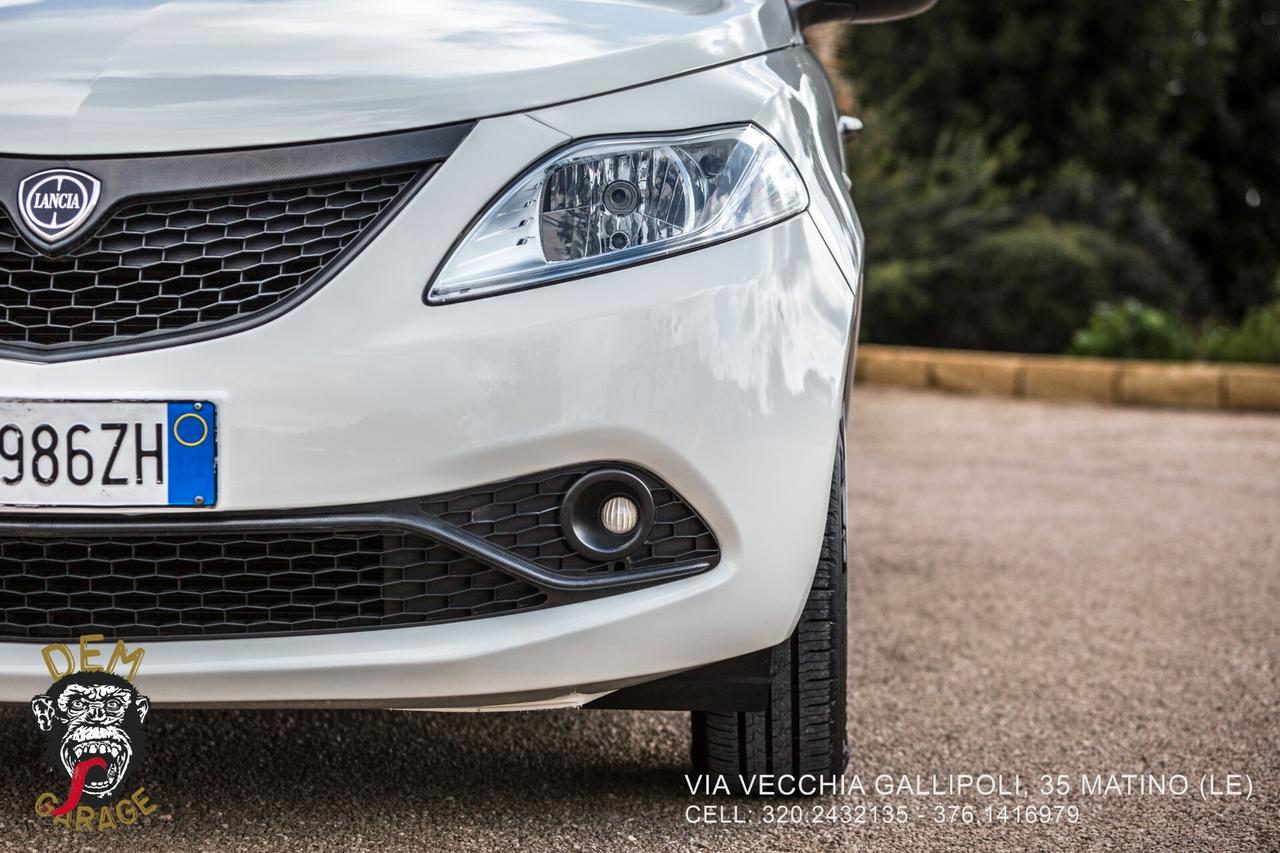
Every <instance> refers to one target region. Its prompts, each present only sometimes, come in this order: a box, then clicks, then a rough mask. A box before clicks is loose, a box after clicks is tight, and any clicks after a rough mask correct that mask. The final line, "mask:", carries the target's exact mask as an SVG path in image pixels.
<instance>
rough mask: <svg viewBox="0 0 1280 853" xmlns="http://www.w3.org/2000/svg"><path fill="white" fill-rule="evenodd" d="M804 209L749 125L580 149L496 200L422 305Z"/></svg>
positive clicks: (774, 149)
mask: <svg viewBox="0 0 1280 853" xmlns="http://www.w3.org/2000/svg"><path fill="white" fill-rule="evenodd" d="M808 203H809V197H808V194H807V193H806V191H805V188H804V182H803V181H802V180H801V179H800V175H799V174H798V173H797V172H796V168H795V166H794V165H793V164H792V163H791V161H790V160H789V159H788V158H787V156H786V155H785V154H784V153H782V149H781V148H779V147H778V144H777V143H776V142H774V141H773V139H771V138H770V137H769V136H768V135H767V134H765V133H764V132H763V131H762V130H760V129H759V128H757V127H754V126H752V125H742V126H738V127H729V128H719V129H716V130H708V131H701V132H697V133H687V134H681V135H673V136H646V137H629V138H618V139H600V140H595V141H591V142H584V143H582V144H579V145H575V146H573V147H572V148H570V149H568V150H567V151H564V152H562V153H560V154H557V155H556V156H555V157H553V158H551V159H548V160H546V161H544V162H542V163H540V164H539V165H538V166H536V167H535V168H533V169H532V170H530V171H529V172H528V173H527V174H526V175H525V176H524V177H522V178H521V179H520V180H518V181H516V183H515V184H514V185H513V186H512V187H511V188H510V189H508V190H507V191H506V192H504V193H503V194H502V195H501V196H499V197H498V199H497V200H496V201H495V202H494V203H493V204H492V205H491V206H490V208H489V209H488V211H486V212H485V214H484V215H483V216H481V217H480V219H479V220H478V221H477V222H476V223H475V225H474V226H472V228H471V230H470V231H469V232H468V233H467V235H466V237H464V238H463V239H462V241H461V242H460V243H459V244H458V245H457V246H456V247H455V248H454V250H453V252H452V253H451V254H450V255H449V257H448V259H447V260H446V261H445V263H444V265H443V266H442V267H441V269H440V271H439V273H438V274H437V275H436V278H435V281H434V282H433V283H432V285H431V289H430V290H429V292H428V294H427V299H428V301H430V302H453V301H456V300H459V299H471V298H475V297H477V296H488V295H491V294H494V293H500V292H502V291H507V290H520V289H523V288H526V287H533V286H536V285H540V284H549V283H551V282H553V281H560V280H563V279H566V278H574V277H577V276H581V275H585V274H587V273H594V272H599V271H602V270H606V269H612V268H614V267H620V266H625V265H627V264H633V263H637V262H639V261H645V260H651V259H653V258H657V257H662V256H664V255H669V254H672V253H675V252H679V251H684V250H686V249H690V248H693V247H695V246H703V245H706V244H708V243H714V242H716V241H719V240H725V239H727V238H729V237H733V236H735V235H737V234H742V233H743V232H746V231H750V230H753V229H756V228H760V227H762V226H764V225H768V224H770V223H772V222H777V221H778V220H780V219H784V218H786V217H788V216H791V215H793V214H796V213H799V212H800V211H802V210H804V209H805V206H806V205H807V204H808Z"/></svg>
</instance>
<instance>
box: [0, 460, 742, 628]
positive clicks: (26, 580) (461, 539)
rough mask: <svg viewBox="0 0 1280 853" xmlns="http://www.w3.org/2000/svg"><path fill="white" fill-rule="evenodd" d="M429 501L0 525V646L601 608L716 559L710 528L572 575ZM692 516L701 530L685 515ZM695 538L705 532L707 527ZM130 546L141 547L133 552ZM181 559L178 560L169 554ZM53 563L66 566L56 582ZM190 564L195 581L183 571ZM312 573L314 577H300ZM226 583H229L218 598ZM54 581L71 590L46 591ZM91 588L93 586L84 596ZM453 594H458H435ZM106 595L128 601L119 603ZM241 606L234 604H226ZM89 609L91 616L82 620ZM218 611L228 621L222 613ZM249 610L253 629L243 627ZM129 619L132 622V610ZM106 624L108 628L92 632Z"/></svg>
mask: <svg viewBox="0 0 1280 853" xmlns="http://www.w3.org/2000/svg"><path fill="white" fill-rule="evenodd" d="M592 467H595V466H592ZM583 470H589V469H587V468H585V466H583V467H575V468H571V469H561V470H560V471H557V472H544V473H542V474H536V475H530V476H529V477H526V478H519V479H516V480H510V481H505V482H504V483H499V484H496V487H488V488H489V489H490V490H491V491H495V492H501V491H502V490H509V489H511V488H513V487H515V486H518V485H519V484H520V483H525V484H529V483H532V484H535V485H534V487H535V488H536V484H537V483H539V482H546V481H547V480H548V479H549V478H557V477H564V476H568V477H570V478H571V479H576V477H577V476H579V475H580V473H581V472H582V471H583ZM645 476H646V477H647V478H648V479H649V480H650V481H651V482H652V483H657V484H659V485H660V487H661V488H664V489H668V490H669V487H666V486H665V485H664V484H661V481H660V480H658V479H657V478H656V477H653V475H650V474H647V473H646V475H645ZM475 491H476V490H471V492H470V493H471V494H474V493H475ZM460 494H463V493H454V495H453V496H446V498H453V499H456V496H457V495H460ZM671 494H672V495H674V494H675V493H674V492H671ZM677 498H678V496H677ZM438 500H439V499H437V498H426V499H422V498H419V499H409V500H403V501H394V502H388V503H382V504H363V505H354V506H350V507H338V508H334V509H325V510H315V511H300V512H276V513H258V514H248V513H226V514H219V515H216V516H210V515H208V514H204V515H196V514H192V513H173V514H162V515H147V516H98V515H72V516H60V517H57V518H49V517H47V516H35V515H8V516H0V640H3V641H18V642H52V641H65V640H74V639H75V637H76V636H79V635H80V634H82V633H86V632H101V633H104V634H108V635H109V636H110V637H111V638H112V639H125V640H179V639H199V638H217V637H250V636H251V637H263V636H296V635H299V634H307V633H330V632H335V631H349V630H370V629H378V628H394V627H405V626H412V625H425V624H438V623H442V622H455V621H462V620H468V619H476V618H483V617H486V616H492V615H497V614H500V613H512V612H517V611H519V612H523V611H528V610H536V609H541V608H544V607H552V606H557V605H561V604H569V603H572V602H576V601H583V600H588V599H592V598H598V597H601V596H604V595H610V594H615V593H618V592H624V591H627V590H629V589H635V588H639V587H642V586H649V585H652V584H657V583H662V582H664V581H669V580H674V579H676V578H682V577H688V576H691V575H696V574H700V573H702V572H705V571H708V570H710V569H711V568H713V567H714V566H715V565H717V563H718V562H719V550H718V545H715V544H714V543H715V539H714V537H713V536H711V534H710V531H709V530H707V531H706V534H705V535H706V536H711V539H710V541H711V543H712V544H713V550H712V551H710V552H708V553H702V552H701V551H698V552H697V553H694V552H688V556H689V557H690V558H688V559H680V558H679V557H677V558H674V559H671V558H667V559H652V558H649V559H647V560H642V561H640V562H637V563H635V564H631V565H628V566H626V567H624V568H625V570H622V571H620V570H618V568H619V567H618V566H612V567H607V568H608V569H609V570H606V571H603V572H599V573H597V572H592V571H583V570H581V567H580V566H577V565H561V564H558V563H557V562H556V561H554V560H551V561H548V560H546V559H542V558H540V557H538V556H536V555H535V558H534V559H529V558H528V553H529V552H528V551H527V550H523V552H522V549H521V548H519V547H512V548H508V547H503V546H502V545H500V544H497V542H496V541H493V538H492V537H490V538H485V537H483V536H479V535H476V534H475V533H473V532H469V531H467V530H464V529H461V528H460V527H458V526H455V525H454V524H451V523H448V522H446V521H444V520H442V519H441V518H439V517H437V516H435V515H433V514H431V513H429V512H427V511H425V510H424V506H426V505H430V504H431V503H433V502H435V501H438ZM476 509H479V507H476ZM690 512H692V511H691V510H690ZM694 518H696V519H697V522H698V523H699V524H701V523H702V522H701V519H700V518H698V517H697V516H696V513H695V514H694ZM535 526H536V525H535ZM703 527H704V529H705V525H704V526H703ZM317 537H318V539H317ZM542 538H545V537H542ZM374 539H377V540H378V541H380V542H382V543H384V545H383V546H382V548H381V550H379V549H378V548H377V547H375V546H374V545H372V544H369V545H351V544H350V543H351V542H356V541H365V542H372V541H373V540H374ZM313 540H315V541H321V542H332V541H335V540H341V541H342V542H346V543H347V545H343V546H342V547H346V548H349V549H351V548H354V551H342V552H335V553H333V554H330V553H328V551H329V550H333V548H334V547H335V546H332V545H325V546H323V547H321V548H320V549H319V553H318V555H313V553H311V552H307V553H296V554H295V553H292V549H295V548H296V547H298V543H303V544H304V545H305V542H308V541H313ZM702 541H703V542H704V543H705V541H706V540H702ZM386 543H391V544H386ZM228 544H232V545H235V546H236V547H238V548H242V549H244V553H238V554H237V555H234V556H229V555H227V554H226V553H225V552H218V553H214V552H215V551H218V549H219V548H223V547H225V546H227V545H228ZM138 548H143V549H145V550H144V551H137V550H136V549H138ZM183 548H185V549H186V551H185V552H182V553H180V549H183ZM50 549H53V550H52V551H50ZM326 549H327V550H326ZM433 549H434V550H433ZM126 550H127V551H128V553H127V554H125V553H124V552H125V551H126ZM304 550H305V549H304ZM349 554H358V555H363V556H367V557H369V559H367V560H364V561H363V562H360V561H356V563H348V564H345V565H339V564H338V562H337V561H336V557H337V556H348V555H349ZM387 554H390V555H391V556H390V558H388V557H387V556H386V555H387ZM414 554H421V559H420V560H418V562H414V561H413V559H412V558H411V557H412V555H414ZM325 557H334V558H335V561H334V563H333V565H332V566H326V565H325V564H324V561H323V559H321V558H325ZM289 559H301V560H304V561H305V562H304V563H303V564H301V565H297V564H293V563H290V564H289V565H288V567H285V568H282V566H283V565H284V564H283V563H282V562H281V561H287V560H289ZM202 560H204V561H209V563H210V565H209V566H204V565H203V564H202V563H201V561H202ZM236 560H241V561H248V560H258V561H261V564H260V565H259V568H258V569H257V571H256V572H254V571H243V572H239V573H237V572H235V571H234V570H233V569H234V568H235V565H234V561H236ZM112 561H118V562H120V563H121V565H122V566H123V567H124V568H115V569H114V571H112V570H107V571H106V572H105V573H102V572H101V571H100V569H98V568H96V567H100V566H102V565H106V564H111V563H112ZM165 561H170V562H171V563H172V565H170V566H167V567H164V566H161V568H163V569H164V572H161V573H160V574H159V575H158V577H159V579H160V580H161V581H163V582H164V584H167V586H165V588H163V589H160V590H159V591H157V589H155V588H152V589H132V588H130V589H123V588H122V589H114V588H113V587H114V586H118V585H119V584H127V583H130V582H132V581H133V580H134V579H136V578H139V577H141V578H144V579H147V578H152V577H153V576H157V572H158V571H159V569H157V566H158V565H159V564H161V563H163V562H165ZM224 563H226V564H227V565H223V564H224ZM6 564H9V565H6ZM15 564H16V565H15ZM74 564H82V565H83V566H84V568H79V569H77V570H76V571H75V572H72V571H71V570H70V568H69V567H70V566H72V565H74ZM57 565H63V566H65V567H68V568H65V569H64V570H63V571H62V573H61V574H59V573H58V572H57V571H56V566H57ZM193 565H196V566H197V568H198V570H196V571H192V569H191V567H192V566H193ZM41 566H46V567H49V568H46V569H45V570H44V571H46V572H47V574H46V575H43V576H40V575H39V571H41V569H40V567H41ZM264 566H265V568H264ZM15 567H16V569H17V570H16V571H15ZM33 567H34V568H33ZM442 567H443V568H442ZM268 568H269V569H270V571H268V570H267V569H268ZM92 572H99V573H92ZM310 572H313V573H314V575H311V574H308V573H310ZM86 573H90V574H86ZM327 573H328V574H327ZM242 575H243V577H241V576H242ZM339 575H341V576H339ZM41 577H43V581H41ZM281 577H284V578H286V579H287V580H292V581H296V582H298V587H297V589H293V588H284V587H281V586H280V585H279V584H280V582H279V578H281ZM104 579H105V580H104ZM228 579H230V580H231V581H235V582H236V584H237V585H238V586H236V585H233V588H228V586H229V585H228ZM322 579H323V584H322V583H321V580H322ZM51 580H52V581H57V582H58V584H59V585H61V586H63V587H68V588H69V589H50V587H49V583H50V581H51ZM95 581H96V582H97V584H98V586H99V588H98V589H94V588H93V585H94V583H95ZM40 582H43V583H44V584H45V586H44V587H43V588H37V587H38V585H39V583H40ZM183 583H187V584H194V585H195V586H193V587H192V589H191V590H190V591H188V590H184V589H182V588H181V584H183ZM200 583H208V584H212V587H211V588H209V589H200V588H199V584H200ZM219 584H221V586H219ZM324 584H328V586H324ZM432 584H435V585H436V586H435V587H432ZM454 585H460V588H458V589H453V590H449V589H444V590H443V591H442V590H441V588H443V587H451V586H454ZM250 587H252V588H250ZM476 589H479V590H481V594H479V595H474V594H472V593H474V591H475V590H476ZM353 590H354V591H355V592H353ZM334 591H336V592H337V593H341V595H339V594H335V595H334V597H335V598H336V599H337V600H335V601H332V602H329V601H318V600H317V595H318V594H320V593H324V594H328V593H330V592H334ZM486 591H487V592H486ZM488 593H492V595H488ZM251 594H252V595H254V596H257V600H254V601H252V602H251V601H250V600H249V598H247V597H246V596H249V595H251ZM294 594H298V595H302V596H304V597H306V596H310V599H311V600H310V601H309V602H299V601H295V599H294V598H292V597H289V596H292V595H294ZM355 594H360V595H363V596H365V597H364V598H359V599H355V598H353V597H352V596H353V595H355ZM450 594H456V595H458V596H461V598H460V599H459V601H460V603H455V602H454V600H453V599H452V598H450V599H449V601H448V603H447V604H444V605H441V604H440V603H439V602H438V601H437V602H436V603H435V604H431V601H432V600H434V599H438V598H439V597H440V596H441V595H444V596H446V597H448V596H449V595H450ZM71 595H74V596H77V597H78V598H79V601H78V602H77V603H76V604H74V605H72V604H71V603H70V599H68V604H67V605H66V606H65V607H63V608H58V607H57V606H56V605H54V604H50V603H51V602H55V601H57V600H59V597H60V596H71ZM189 595H196V596H197V597H199V596H200V595H206V596H213V598H212V599H208V600H206V599H203V598H201V599H200V601H199V606H195V605H191V600H190V599H189V598H187V597H186V596H189ZM342 595H345V596H346V598H343V597H342ZM486 595H488V597H486ZM113 596H124V597H125V598H124V599H120V600H117V599H116V598H114V597H113ZM148 596H149V597H150V598H151V599H154V602H153V603H150V604H148V603H147V600H148ZM161 596H166V597H167V598H166V601H165V602H162V601H160V600H159V599H160V597H161ZM236 596H240V597H241V599H237V598H236ZM280 596H286V598H285V599H282V598H281V597H280ZM126 599H127V601H128V602H131V604H129V605H128V606H126V604H124V603H122V601H124V600H126ZM286 599H287V600H286ZM472 599H474V600H472ZM241 600H242V601H243V603H236V602H237V601H241ZM180 601H181V602H186V603H187V604H188V605H191V606H189V607H187V609H186V610H183V613H184V614H186V613H187V611H188V610H189V611H190V613H191V614H194V615H191V616H190V617H188V616H187V615H183V616H181V617H179V618H178V622H177V624H172V625H165V626H154V625H150V624H148V625H146V626H143V625H140V624H128V619H129V617H130V612H132V611H130V609H129V608H130V607H132V608H134V611H137V612H142V611H146V612H151V611H164V610H168V611H173V612H177V610H178V608H177V607H176V604H177V603H178V602H180ZM33 602H34V603H33ZM41 602H45V603H46V604H45V605H44V606H45V607H47V610H48V611H49V613H51V614H54V615H57V616H58V618H59V619H61V622H60V623H57V624H55V623H54V622H53V616H52V615H48V614H46V615H45V616H44V621H43V622H39V621H38V618H37V617H39V615H40V613H41V612H44V611H42V610H41V606H42V605H41ZM108 602H109V603H108ZM166 602H168V603H166ZM95 603H96V604H95ZM91 606H92V612H90V610H85V608H90V607H91ZM219 607H222V608H224V610H225V612H224V611H219ZM299 607H313V608H317V607H324V608H327V609H325V610H323V611H321V610H315V611H313V613H312V614H311V616H309V617H307V616H306V614H305V613H302V612H301V611H299V610H298V609H297V608H299ZM272 608H277V611H276V612H275V614H274V615H273V613H271V612H270V611H271V609H272ZM343 608H345V609H343ZM379 608H381V609H379ZM397 608H398V609H397ZM431 608H434V609H431ZM80 610H85V613H86V614H87V615H86V618H84V619H83V620H81V621H76V622H72V620H71V618H70V616H69V615H68V614H70V613H71V612H72V611H80ZM249 611H254V613H249ZM258 611H268V612H258ZM375 611H376V612H375ZM95 612H96V613H98V615H97V617H96V619H97V620H98V621H97V622H95V621H94V619H95V617H94V615H93V613H95ZM220 613H221V614H222V615H221V616H220V615H219V614H220ZM228 613H230V614H231V615H227V614H228ZM246 613H247V614H248V615H245V614H246ZM255 613H256V615H258V616H260V617H261V618H258V619H256V620H254V619H250V616H253V615H255ZM104 614H105V615H104ZM276 616H279V618H276ZM133 618H134V622H135V623H137V621H138V616H137V614H136V613H135V615H134V617H133ZM188 618H190V619H194V620H197V621H196V622H193V623H191V624H187V623H185V622H184V621H183V620H184V619H188ZM112 619H114V620H115V623H114V624H104V623H103V622H104V620H105V621H106V622H110V621H111V620H112ZM199 619H204V620H205V621H203V622H200V621H198V620H199ZM277 623H279V624H277ZM41 631H43V633H40V632H41ZM60 632H61V633H60Z"/></svg>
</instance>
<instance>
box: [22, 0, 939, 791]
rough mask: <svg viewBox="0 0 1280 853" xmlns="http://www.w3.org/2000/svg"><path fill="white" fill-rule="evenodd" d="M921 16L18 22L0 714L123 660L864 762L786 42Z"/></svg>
mask: <svg viewBox="0 0 1280 853" xmlns="http://www.w3.org/2000/svg"><path fill="white" fill-rule="evenodd" d="M929 2H930V0H863V2H859V3H857V4H851V3H839V2H813V1H812V0H808V1H807V2H806V0H793V2H792V3H790V4H788V3H787V2H785V0H715V1H714V2H712V0H635V2H628V3H618V2H610V0H577V2H573V0H541V2H535V0H510V2H502V3H497V2H492V3H489V2H486V3H476V2H470V0H468V1H467V2H461V0H435V2H431V3H418V4H405V3H396V4H392V3H382V2H371V3H359V4H355V3H351V2H344V1H342V0H282V2H276V3H270V4H252V3H243V4H233V5H230V6H228V5H225V4H208V3H200V2H194V0H191V2H188V0H172V2H142V3H135V2H128V3H126V2H123V0H121V2H106V3H95V4H86V5H77V6H75V7H72V6H70V5H68V4H65V3H54V2H49V3H44V2H31V3H23V4H10V5H6V6H4V7H3V8H0V81H3V86H0V152H3V154H0V396H2V398H3V399H0V504H3V510H2V511H0V701H8V702H24V703H25V702H28V701H29V700H30V698H31V696H32V695H33V694H38V693H41V692H42V691H43V690H45V688H46V686H47V684H48V681H49V675H50V673H49V672H48V671H47V670H46V666H45V664H44V662H43V661H42V660H41V655H40V648H41V646H42V645H44V644H48V643H53V642H62V643H67V644H71V645H74V644H75V643H76V642H77V640H78V639H79V638H85V637H87V638H88V639H87V640H85V642H88V643H90V644H95V643H105V644H111V643H114V642H115V641H117V640H124V641H127V642H128V643H132V644H142V645H143V646H144V647H145V650H146V651H145V655H146V663H145V666H144V668H143V670H144V671H143V673H142V675H141V676H140V679H141V682H142V685H143V686H144V688H145V691H146V693H147V694H148V695H149V696H150V697H151V700H152V702H153V703H155V704H157V705H164V704H182V705H192V706H218V705H234V706H303V707H305V706H335V705H337V706H343V705H349V706H376V707H388V708H424V709H428V708H429V709H523V708H553V707H562V706H583V705H586V706H589V707H614V708H617V707H629V708H673V709H685V710H692V711H694V714H693V755H694V761H695V764H696V765H697V766H698V767H699V768H701V769H703V770H709V771H718V772H723V773H739V772H742V773H751V772H757V771H760V772H764V771H773V772H794V773H839V772H840V771H841V770H842V769H843V768H844V766H845V763H846V752H847V750H846V747H845V630H846V628H845V590H846V581H845V559H844V551H845V520H844V466H843V417H844V412H845V408H846V404H847V402H848V394H849V387H850V382H851V377H852V373H853V370H852V363H853V358H854V344H855V340H856V331H857V326H858V305H859V298H860V295H861V294H860V276H861V267H862V247H863V241H862V235H861V231H860V229H859V225H858V220H857V218H856V215H855V213H854V210H853V207H852V205H851V203H850V199H849V194H848V191H847V188H846V185H845V179H844V175H843V167H842V148H841V140H840V138H839V133H838V129H837V128H838V118H839V117H838V115H837V112H836V109H835V107H834V104H833V100H832V95H831V91H830V89H829V87H828V83H827V79H826V77H825V76H824V74H823V72H822V70H821V68H820V67H819V65H818V63H817V61H816V60H815V59H814V57H813V55H812V54H811V53H810V52H809V50H808V49H807V48H806V47H805V44H804V42H803V39H802V36H801V32H800V24H801V23H804V22H807V21H813V20H820V19H823V18H830V17H845V18H852V17H855V5H856V7H857V10H858V12H857V14H858V15H859V16H860V19H864V20H865V19H876V18H889V17H895V16H901V15H903V14H909V13H912V12H915V11H920V10H921V9H922V8H924V7H927V6H928V5H929ZM95 635H98V636H95ZM104 648H105V647H104ZM105 657H106V656H105V653H104V658H103V659H104V660H105Z"/></svg>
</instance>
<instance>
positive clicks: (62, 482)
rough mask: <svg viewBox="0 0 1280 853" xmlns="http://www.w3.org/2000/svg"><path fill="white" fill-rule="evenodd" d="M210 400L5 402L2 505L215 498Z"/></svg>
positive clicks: (0, 417)
mask: <svg viewBox="0 0 1280 853" xmlns="http://www.w3.org/2000/svg"><path fill="white" fill-rule="evenodd" d="M217 438H218V431H217V410H216V409H215V407H214V405H213V404H212V403H210V402H208V401H204V400H201V401H185V402H145V401H121V402H96V401H77V400H66V401H63V400H58V401H50V400H0V506H84V507H90V506H200V507H209V506H213V505H214V504H216V503H217V501H218V493H217V465H218V453H217Z"/></svg>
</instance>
